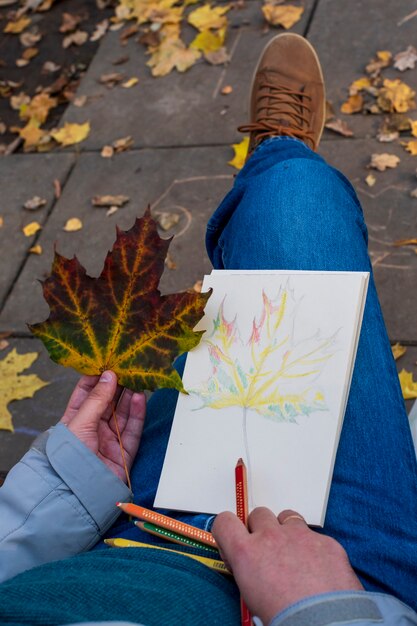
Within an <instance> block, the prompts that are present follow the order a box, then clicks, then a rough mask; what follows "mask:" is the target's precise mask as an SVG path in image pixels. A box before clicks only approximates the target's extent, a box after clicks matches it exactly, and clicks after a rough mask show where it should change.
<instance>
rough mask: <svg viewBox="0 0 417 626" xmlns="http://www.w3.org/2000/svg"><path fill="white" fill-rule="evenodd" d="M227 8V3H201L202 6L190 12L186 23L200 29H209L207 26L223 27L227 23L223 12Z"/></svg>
mask: <svg viewBox="0 0 417 626" xmlns="http://www.w3.org/2000/svg"><path fill="white" fill-rule="evenodd" d="M229 9H230V6H229V5H225V6H222V7H221V6H218V7H212V6H210V4H203V6H202V7H199V8H198V9H195V10H194V11H192V12H191V13H190V15H189V16H188V23H189V24H191V26H194V27H195V28H197V30H201V31H205V30H209V28H224V27H225V26H226V25H227V17H226V16H225V13H227V11H229Z"/></svg>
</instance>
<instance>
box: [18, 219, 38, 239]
mask: <svg viewBox="0 0 417 626" xmlns="http://www.w3.org/2000/svg"><path fill="white" fill-rule="evenodd" d="M41 228H42V226H41V225H40V224H39V222H30V223H29V224H27V225H26V226H24V228H22V231H23V234H24V235H25V237H32V235H34V234H35V233H37V232H38V230H41Z"/></svg>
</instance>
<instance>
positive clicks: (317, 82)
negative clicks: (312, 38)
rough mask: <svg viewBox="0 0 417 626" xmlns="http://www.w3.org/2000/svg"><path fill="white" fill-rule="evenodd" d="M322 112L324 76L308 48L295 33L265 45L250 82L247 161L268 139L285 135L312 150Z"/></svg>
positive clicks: (320, 128) (245, 127)
mask: <svg viewBox="0 0 417 626" xmlns="http://www.w3.org/2000/svg"><path fill="white" fill-rule="evenodd" d="M325 112H326V97H325V91H324V80H323V73H322V70H321V66H320V61H319V59H318V57H317V54H316V52H315V50H314V48H313V46H312V45H311V44H310V43H309V42H308V41H307V39H304V37H301V35H296V34H295V33H283V34H281V35H277V36H276V37H274V38H273V39H271V41H270V42H269V43H268V45H267V46H266V47H265V49H264V51H263V53H262V54H261V58H260V60H259V63H258V66H257V68H256V70H255V74H254V77H253V83H252V92H251V101H250V119H251V121H250V123H249V124H244V125H243V126H239V128H238V130H239V131H240V132H242V133H250V141H249V150H248V155H247V157H246V160H247V159H248V158H249V157H250V155H251V154H252V152H253V150H254V149H255V148H256V146H258V145H259V143H260V142H261V141H262V140H263V139H266V138H267V137H275V136H277V135H286V136H288V137H295V138H297V139H301V140H302V141H304V143H305V144H306V145H307V146H308V147H309V148H311V149H312V150H317V147H318V145H319V142H320V138H321V135H322V132H323V127H324V121H325Z"/></svg>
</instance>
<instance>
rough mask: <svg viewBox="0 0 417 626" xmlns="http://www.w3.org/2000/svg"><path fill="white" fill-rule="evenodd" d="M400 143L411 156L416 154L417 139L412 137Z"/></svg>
mask: <svg viewBox="0 0 417 626" xmlns="http://www.w3.org/2000/svg"><path fill="white" fill-rule="evenodd" d="M402 145H403V146H404V147H405V149H406V150H407V151H408V152H410V154H412V155H413V156H416V155H417V139H414V141H404V142H402Z"/></svg>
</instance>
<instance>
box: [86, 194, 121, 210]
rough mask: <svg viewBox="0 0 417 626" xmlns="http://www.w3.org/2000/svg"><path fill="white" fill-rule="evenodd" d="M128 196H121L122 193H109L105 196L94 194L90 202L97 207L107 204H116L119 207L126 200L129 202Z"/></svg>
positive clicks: (106, 205)
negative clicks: (112, 194)
mask: <svg viewBox="0 0 417 626" xmlns="http://www.w3.org/2000/svg"><path fill="white" fill-rule="evenodd" d="M129 200H130V198H129V196H123V195H118V196H110V195H107V196H106V195H105V196H94V197H93V198H92V200H91V203H92V205H93V206H98V207H108V206H117V207H121V206H124V205H125V204H126V203H127V202H129Z"/></svg>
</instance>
